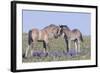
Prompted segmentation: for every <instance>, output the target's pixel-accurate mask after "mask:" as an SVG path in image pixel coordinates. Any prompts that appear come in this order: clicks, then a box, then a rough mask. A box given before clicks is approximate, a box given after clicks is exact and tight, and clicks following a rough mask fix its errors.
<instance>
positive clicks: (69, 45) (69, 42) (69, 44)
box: [68, 40, 71, 52]
mask: <svg viewBox="0 0 100 73" xmlns="http://www.w3.org/2000/svg"><path fill="white" fill-rule="evenodd" d="M70 48H71V40H68V52H69V49H70Z"/></svg>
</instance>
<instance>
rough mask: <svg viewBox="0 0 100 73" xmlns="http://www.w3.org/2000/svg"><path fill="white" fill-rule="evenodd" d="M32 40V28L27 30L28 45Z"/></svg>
mask: <svg viewBox="0 0 100 73" xmlns="http://www.w3.org/2000/svg"><path fill="white" fill-rule="evenodd" d="M32 42H33V40H32V30H29V32H28V45H30V44H31V43H32Z"/></svg>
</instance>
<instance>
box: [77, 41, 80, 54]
mask: <svg viewBox="0 0 100 73" xmlns="http://www.w3.org/2000/svg"><path fill="white" fill-rule="evenodd" d="M77 46H78V52H79V53H80V40H78V42H77Z"/></svg>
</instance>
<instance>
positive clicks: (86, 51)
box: [22, 33, 91, 63]
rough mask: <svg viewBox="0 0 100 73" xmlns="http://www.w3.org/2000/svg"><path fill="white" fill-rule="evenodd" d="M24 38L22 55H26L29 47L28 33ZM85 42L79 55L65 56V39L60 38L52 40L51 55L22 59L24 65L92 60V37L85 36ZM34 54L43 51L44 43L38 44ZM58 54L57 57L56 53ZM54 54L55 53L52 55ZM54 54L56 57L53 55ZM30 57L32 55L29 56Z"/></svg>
mask: <svg viewBox="0 0 100 73" xmlns="http://www.w3.org/2000/svg"><path fill="white" fill-rule="evenodd" d="M22 35H23V38H22V54H24V53H25V50H26V48H27V46H28V35H27V33H23V34H22ZM83 40H84V41H83V42H82V43H81V52H80V53H79V54H77V55H70V54H68V55H66V54H63V52H64V51H65V50H66V46H65V43H64V39H63V38H61V37H59V38H58V39H50V42H49V44H50V49H48V51H49V52H51V54H50V55H47V56H44V55H43V54H42V56H38V55H33V56H31V57H29V58H24V57H23V58H22V62H23V63H27V62H48V61H49V62H50V61H68V60H87V59H90V57H91V37H90V36H83ZM71 48H74V45H73V43H72V44H71ZM31 50H32V51H33V52H34V51H43V50H44V48H43V43H42V42H37V44H36V46H35V48H34V49H31ZM56 51H57V52H58V53H59V54H60V55H58V53H57V54H56V55H55V54H54V52H56ZM52 52H53V53H52ZM53 54H54V55H53ZM29 55H30V54H29Z"/></svg>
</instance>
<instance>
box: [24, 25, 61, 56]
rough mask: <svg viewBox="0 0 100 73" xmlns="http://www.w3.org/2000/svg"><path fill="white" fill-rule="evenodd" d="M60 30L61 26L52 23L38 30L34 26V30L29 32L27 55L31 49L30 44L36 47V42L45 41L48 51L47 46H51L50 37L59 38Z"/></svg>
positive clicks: (45, 50)
mask: <svg viewBox="0 0 100 73" xmlns="http://www.w3.org/2000/svg"><path fill="white" fill-rule="evenodd" d="M59 32H60V27H58V26H56V25H54V24H50V25H49V26H47V27H45V28H44V29H42V30H38V29H36V28H33V29H32V30H29V33H28V47H27V49H26V52H25V57H27V56H28V52H29V49H30V46H32V48H34V46H35V44H36V42H38V41H43V45H44V52H45V53H46V52H47V48H50V47H49V39H50V38H58V33H59Z"/></svg>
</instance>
